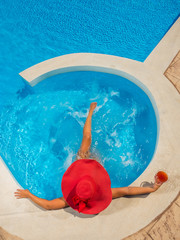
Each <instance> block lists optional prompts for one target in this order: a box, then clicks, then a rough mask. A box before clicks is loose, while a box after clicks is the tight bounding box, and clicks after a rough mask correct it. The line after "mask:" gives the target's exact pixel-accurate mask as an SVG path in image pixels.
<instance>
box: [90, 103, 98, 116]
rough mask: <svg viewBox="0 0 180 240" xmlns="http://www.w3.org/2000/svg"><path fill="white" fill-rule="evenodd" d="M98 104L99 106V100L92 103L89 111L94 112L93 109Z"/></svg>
mask: <svg viewBox="0 0 180 240" xmlns="http://www.w3.org/2000/svg"><path fill="white" fill-rule="evenodd" d="M96 106H97V102H92V103H91V105H90V108H89V112H92V113H93V111H94V109H95V108H96Z"/></svg>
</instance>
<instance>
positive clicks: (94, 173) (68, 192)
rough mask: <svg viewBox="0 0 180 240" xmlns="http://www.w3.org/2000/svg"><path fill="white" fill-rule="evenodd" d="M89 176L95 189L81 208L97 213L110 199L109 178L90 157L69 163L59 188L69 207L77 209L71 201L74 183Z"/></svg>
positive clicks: (106, 205) (73, 193)
mask: <svg viewBox="0 0 180 240" xmlns="http://www.w3.org/2000/svg"><path fill="white" fill-rule="evenodd" d="M86 176H90V177H91V178H92V179H93V180H94V182H95V183H96V191H95V193H94V195H93V197H92V198H91V199H90V200H89V201H88V204H87V206H86V207H85V208H84V209H83V210H82V213H85V214H97V213H99V212H101V211H103V210H104V209H105V208H107V207H108V205H109V204H110V203H111V201H112V192H111V180H110V178H109V175H108V173H107V171H106V170H105V168H104V167H103V166H102V165H101V164H100V163H98V162H97V161H96V160H92V159H80V160H77V161H75V162H74V163H72V164H71V166H70V167H69V168H68V169H67V170H66V172H65V173H64V175H63V178H62V182H61V188H62V193H63V197H64V198H65V200H66V201H67V203H68V204H69V206H70V207H72V208H73V209H75V210H76V211H78V206H77V205H76V206H75V205H74V203H73V200H72V198H73V196H74V195H75V194H76V185H77V183H78V182H79V180H80V179H81V178H84V177H86Z"/></svg>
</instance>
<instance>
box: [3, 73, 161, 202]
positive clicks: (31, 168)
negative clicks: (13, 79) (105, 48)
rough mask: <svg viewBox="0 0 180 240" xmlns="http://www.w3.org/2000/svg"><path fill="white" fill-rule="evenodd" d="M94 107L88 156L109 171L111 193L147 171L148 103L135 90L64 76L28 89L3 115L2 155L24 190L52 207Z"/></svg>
mask: <svg viewBox="0 0 180 240" xmlns="http://www.w3.org/2000/svg"><path fill="white" fill-rule="evenodd" d="M92 101H97V102H98V107H97V110H96V112H95V113H94V115H93V120H92V152H93V153H94V154H95V155H96V156H97V157H98V158H100V160H101V163H102V165H103V166H104V167H105V168H106V170H107V171H108V173H109V175H110V178H111V183H112V187H120V186H127V185H129V184H130V183H132V182H133V181H134V180H135V179H136V178H137V177H138V176H139V175H140V174H141V173H142V172H143V171H144V170H145V168H146V167H147V166H148V164H149V163H150V161H151V159H152V157H153V154H154V151H155V147H156V143H157V119H156V116H155V112H154V109H153V106H152V103H151V101H150V100H149V98H148V97H147V95H146V94H145V93H144V92H143V91H142V90H141V89H140V88H139V87H138V86H137V85H135V84H134V83H132V82H130V81H129V80H127V79H125V78H122V77H120V76H117V75H113V74H107V73H100V72H89V71H84V72H69V73H63V74H59V75H57V76H53V77H51V78H47V79H46V80H44V81H43V82H41V83H39V84H38V85H36V86H35V87H34V88H33V89H31V88H28V87H27V88H25V89H24V90H23V92H20V93H19V95H18V100H17V101H16V102H15V103H14V104H13V105H12V106H11V107H10V106H8V107H7V108H6V109H4V111H3V113H2V115H1V120H0V133H1V134H0V136H1V142H0V151H1V156H2V157H3V159H4V160H5V162H6V165H7V166H8V168H9V169H10V171H11V172H12V174H13V175H14V177H15V178H16V179H17V181H18V182H19V183H20V185H21V186H23V187H24V188H28V189H30V190H31V191H32V192H33V193H34V194H35V195H37V196H39V197H43V198H47V199H53V198H55V197H59V196H61V195H62V192H61V188H60V186H61V179H62V175H63V173H64V172H65V170H66V169H67V168H68V166H69V165H70V164H71V163H72V162H73V161H74V160H75V157H76V153H77V151H78V149H79V147H80V144H81V140H82V129H83V126H84V122H85V119H86V116H87V112H88V108H89V105H90V103H91V102H92Z"/></svg>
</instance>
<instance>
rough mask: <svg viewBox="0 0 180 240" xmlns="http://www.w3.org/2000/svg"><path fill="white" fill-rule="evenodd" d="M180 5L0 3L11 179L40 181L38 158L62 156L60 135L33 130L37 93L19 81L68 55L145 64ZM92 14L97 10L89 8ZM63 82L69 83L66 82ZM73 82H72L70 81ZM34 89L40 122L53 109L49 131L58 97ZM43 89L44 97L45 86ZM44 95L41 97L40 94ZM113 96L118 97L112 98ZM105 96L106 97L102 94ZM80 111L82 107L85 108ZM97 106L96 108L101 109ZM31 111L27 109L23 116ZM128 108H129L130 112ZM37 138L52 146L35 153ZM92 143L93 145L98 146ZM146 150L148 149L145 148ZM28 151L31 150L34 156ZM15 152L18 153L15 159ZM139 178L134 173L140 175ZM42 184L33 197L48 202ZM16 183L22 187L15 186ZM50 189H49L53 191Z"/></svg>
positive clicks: (1, 85) (0, 88)
mask: <svg viewBox="0 0 180 240" xmlns="http://www.w3.org/2000/svg"><path fill="white" fill-rule="evenodd" d="M179 4H180V3H179V1H177V2H176V1H175V2H173V3H172V2H171V1H161V2H158V3H157V2H155V1H154V2H152V1H147V4H146V5H144V1H143V2H142V0H139V1H121V2H117V1H104V2H103V1H98V2H96V5H95V4H94V3H93V2H91V1H87V2H86V4H85V3H84V2H82V1H63V2H61V6H59V2H58V1H46V2H44V1H38V2H36V1H31V2H29V1H23V2H22V1H19V0H18V1H4V2H3V3H2V8H1V9H3V11H1V14H2V21H1V31H0V37H1V38H0V49H1V58H0V68H1V69H0V70H1V76H0V77H1V81H0V93H1V100H0V114H1V120H2V121H1V129H2V131H1V133H0V141H1V151H0V154H1V156H2V157H3V158H4V160H5V161H6V162H7V165H8V166H9V168H10V169H11V170H12V171H13V172H14V175H15V177H16V178H18V173H17V170H16V169H17V168H16V167H18V168H19V169H25V168H26V170H27V171H26V173H28V171H30V172H31V173H32V175H31V179H32V178H33V176H36V175H38V171H36V172H37V173H36V172H34V169H37V170H38V169H39V168H40V165H41V163H42V162H41V163H40V162H38V159H40V158H41V157H40V156H43V154H44V153H45V154H44V155H45V156H44V159H45V160H44V161H45V163H46V156H48V154H47V153H48V152H47V151H52V152H53V154H54V155H55V156H56V155H58V156H59V152H58V151H57V149H56V147H55V146H56V144H57V143H56V138H54V135H55V132H56V130H57V126H56V124H55V127H54V128H53V127H52V128H50V125H48V126H49V128H48V129H49V133H47V132H44V131H43V130H44V127H43V125H42V126H41V124H40V123H39V125H38V126H39V129H40V130H39V131H38V129H37V128H35V126H34V125H33V121H34V122H35V123H36V122H37V123H38V119H36V118H35V119H33V117H35V115H36V112H37V110H38V102H37V99H36V97H35V96H36V92H34V91H35V90H34V89H33V90H32V89H31V88H30V87H28V86H27V84H25V83H24V82H23V81H22V79H21V77H19V76H18V74H17V73H18V72H20V71H22V70H24V69H26V68H27V67H29V66H31V65H33V64H36V63H37V62H41V61H43V60H45V59H49V58H52V57H55V56H59V55H62V54H66V53H71V52H100V53H106V54H114V55H117V56H122V57H129V58H131V59H136V60H139V61H144V59H145V58H146V57H147V56H148V54H149V53H150V52H151V51H152V49H153V48H154V47H155V46H156V44H157V43H158V42H159V40H160V39H161V38H162V37H163V35H164V34H165V32H166V31H167V30H168V28H169V27H170V26H171V24H172V23H173V22H174V20H175V19H176V17H177V16H178V14H179V7H180V5H179ZM72 5H73V8H72ZM95 6H96V8H94V7H95ZM59 9H60V10H59ZM109 13H111V14H109ZM137 15H138V17H137ZM142 19H143V21H142ZM152 22H153V24H152ZM63 76H64V75H63ZM67 76H69V77H71V76H70V75H67ZM74 77H75V78H76V76H75V75H74ZM104 77H105V76H104ZM97 81H99V80H97ZM42 84H44V83H42ZM39 86H41V87H42V88H41V89H39V90H38V89H36V91H37V92H38V91H39V94H40V96H39V98H40V101H39V102H40V103H39V107H40V108H41V107H43V106H44V105H43V102H44V104H45V108H43V109H44V112H42V115H44V118H45V115H46V111H47V109H46V104H47V105H49V107H50V109H52V112H51V113H52V116H51V114H50V116H51V117H50V116H48V120H47V121H49V124H51V123H52V121H53V120H52V119H53V116H54V117H55V112H54V113H53V109H54V108H56V107H55V106H54V105H55V104H52V102H53V101H55V102H56V98H57V99H58V94H60V96H62V95H61V94H62V92H61V93H60V92H56V93H55V91H52V92H54V94H55V95H54V96H56V97H55V98H54V97H53V96H51V95H46V90H47V89H46V88H43V85H39ZM47 86H48V85H47ZM93 86H94V85H93ZM47 88H48V89H49V88H50V86H48V87H47ZM57 89H58V87H57ZM41 91H44V93H43V92H41ZM94 91H95V92H94V93H97V92H98V91H97V89H96V88H94ZM104 91H105V90H104ZM106 91H108V90H106ZM106 91H105V92H106ZM115 93H116V94H117V92H116V91H115ZM102 94H105V93H104V92H103V93H102ZM109 94H110V93H109ZM66 95H67V94H64V97H66ZM110 95H111V94H110ZM37 96H38V95H37ZM102 96H104V95H102ZM34 97H35V98H34ZM82 97H83V96H82ZM111 97H113V98H116V97H117V98H118V96H115V95H114V96H111ZM47 98H49V101H50V102H49V103H47V102H46V101H47ZM140 99H141V97H140ZM83 100H84V101H85V102H88V101H90V99H89V98H87V99H86V98H85V97H84V98H82V102H83ZM113 101H114V100H113ZM113 101H112V103H113ZM31 104H32V106H31ZM50 104H51V105H50ZM82 104H86V103H84V102H83V103H82ZM102 104H103V103H102V102H101V103H100V105H102ZM28 106H29V107H30V109H28ZM103 106H107V105H103ZM116 106H118V105H116ZM87 107H88V106H86V110H87ZM110 107H111V106H110ZM113 107H115V106H113ZM131 107H132V108H133V105H132V106H131ZM135 107H136V106H134V108H133V109H136V108H135ZM66 108H67V106H66ZM58 110H60V109H58ZM79 110H80V108H79ZM121 110H122V109H121ZM26 111H27V112H26ZM54 111H55V110H54ZM84 111H85V110H84ZM107 111H108V110H107ZM22 112H23V113H22ZM40 112H41V111H40ZM120 112H121V111H120ZM152 112H153V111H152ZM26 114H27V115H26ZM53 114H54V115H53ZM83 114H84V115H83V116H84V117H83V116H81V118H82V121H81V124H82V123H83V120H85V112H83ZM97 114H98V113H97ZM133 114H136V112H135V113H133V112H132V117H130V122H131V121H132V122H133V121H135V120H133V117H134V116H133ZM129 115H131V113H129ZM129 115H127V116H126V117H128V116H129ZM25 116H26V117H27V122H26V121H25V119H23V118H24V117H25ZM40 116H41V115H40ZM68 117H69V116H67V121H66V122H68ZM94 117H95V116H94ZM28 119H29V120H28ZM154 119H155V118H154ZM25 123H26V124H25ZM23 124H25V125H23ZM47 124H48V123H47ZM21 126H22V128H21ZM81 127H82V126H81ZM26 128H27V129H26ZM24 129H25V130H24ZM29 129H31V132H32V134H33V131H34V135H33V136H34V137H32V139H28V137H27V135H28V134H27V133H29V132H28V131H29ZM33 129H34V130H33ZM77 129H78V128H77ZM17 131H18V132H17ZM21 131H22V132H21ZM129 131H130V130H129ZM153 131H154V134H155V135H154V139H156V137H155V136H156V129H154V130H153ZM81 132H82V131H80V130H78V134H81ZM16 134H17V135H16ZM36 134H37V135H36ZM38 134H39V135H38ZM41 134H45V135H43V137H45V139H47V138H48V136H50V134H52V138H50V140H49V142H48V145H47V146H45V145H43V144H42V145H40V146H39V145H36V142H37V141H38V139H41ZM48 134H49V135H48ZM57 134H58V133H57ZM111 134H115V133H111ZM129 134H130V133H129ZM94 135H95V137H96V133H94ZM137 135H138V134H137ZM14 136H17V138H16V137H15V138H14V139H13V137H14ZM58 136H59V135H58ZM79 136H80V135H79ZM98 136H99V135H98ZM26 137H27V139H26ZM95 137H94V139H96V138H95ZM112 137H115V136H109V138H108V139H105V140H106V143H109V145H111V143H112V141H114V142H115V141H116V140H115V139H113V140H112ZM152 138H153V137H152ZM142 139H143V138H142ZM146 140H147V139H145V142H146ZM16 141H17V142H16ZM78 141H80V139H79V140H77V143H78ZM150 142H151V141H150ZM155 142H156V141H154V143H153V145H154V147H152V149H153V148H155ZM46 143H47V142H46ZM98 144H99V143H98ZM26 145H27V146H26ZM77 145H78V144H77ZM107 145H108V144H107ZM132 145H133V144H132ZM145 145H147V146H148V140H147V142H146V143H145ZM28 146H31V148H29V147H28ZM117 146H118V143H117ZM38 147H39V148H38ZM47 147H49V150H47ZM63 147H64V146H62V148H63ZM37 148H38V149H37ZM77 148H78V147H77V146H76V149H74V150H73V152H72V153H70V152H69V150H68V148H67V150H66V153H64V155H63V157H64V158H65V159H66V155H67V154H68V156H69V154H71V156H73V154H74V153H75V150H77ZM13 149H16V151H14V150H13ZM37 150H39V151H40V152H39V151H37ZM28 151H29V152H28ZM143 151H144V150H142V152H143ZM41 154H42V155H41ZM152 154H153V150H152V153H151V154H150V155H148V160H147V161H145V165H144V168H145V167H146V166H147V165H148V161H150V159H151V157H152V156H151V155H152ZM13 157H14V159H21V160H22V166H21V165H18V166H16V164H14V163H12V162H11V160H13ZM29 157H30V159H37V160H36V161H37V163H33V164H27V162H23V159H27V158H29ZM51 157H52V156H51ZM55 158H56V157H55ZM52 159H54V157H52ZM69 159H70V158H69ZM122 159H124V158H122ZM69 161H70V160H69ZM19 162H20V161H19ZM43 163H44V162H43ZM146 164H147V165H146ZM35 166H36V167H35ZM41 166H42V165H41ZM43 166H44V169H45V170H46V168H48V166H47V164H44V165H43ZM53 167H55V166H53ZM53 167H52V169H48V171H50V174H51V173H52V174H54V173H53V170H54V168H53ZM141 170H142V169H141ZM141 170H139V174H140V172H141ZM142 171H143V170H142ZM45 172H46V171H45ZM58 174H59V172H58V173H57V172H56V177H57V178H55V179H56V180H57V182H59V181H60V179H61V174H62V173H61V174H60V175H58ZM110 174H111V173H110ZM40 176H41V180H42V185H41V186H40V189H41V193H40V192H37V191H38V190H37V189H38V188H39V185H38V184H39V183H37V182H34V183H33V186H34V189H35V190H34V191H35V193H37V195H39V196H44V195H46V194H45V192H43V191H44V190H43V188H46V187H47V188H48V187H49V185H48V183H45V178H46V177H45V173H42V174H41V175H40ZM50 176H51V175H50ZM53 176H54V175H53ZM111 177H112V178H113V174H111ZM135 178H136V176H134V175H133V173H132V179H131V180H129V182H126V184H128V183H130V182H131V181H133V179H135ZM43 179H44V180H43ZM25 180H26V181H25ZM19 182H21V181H20V180H19ZM122 182H123V181H122ZM28 184H30V175H29V176H28V175H27V176H26V175H24V182H23V183H22V186H24V187H25V186H27V185H28ZM51 184H52V185H53V184H54V183H51ZM122 185H123V183H122ZM28 186H29V185H28ZM37 186H38V187H37ZM53 191H54V193H52V195H51V196H50V197H52V196H56V195H57V192H56V190H52V192H53ZM41 194H42V195H41ZM58 194H59V193H58Z"/></svg>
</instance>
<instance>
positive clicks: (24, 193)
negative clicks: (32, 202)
mask: <svg viewBox="0 0 180 240" xmlns="http://www.w3.org/2000/svg"><path fill="white" fill-rule="evenodd" d="M30 194H31V193H30V191H29V190H28V189H26V190H22V189H17V192H15V193H14V196H15V197H16V198H17V199H20V198H29V196H30Z"/></svg>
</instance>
